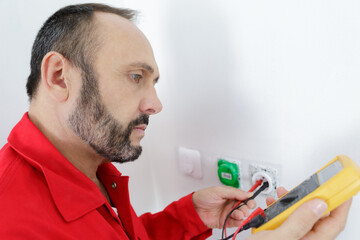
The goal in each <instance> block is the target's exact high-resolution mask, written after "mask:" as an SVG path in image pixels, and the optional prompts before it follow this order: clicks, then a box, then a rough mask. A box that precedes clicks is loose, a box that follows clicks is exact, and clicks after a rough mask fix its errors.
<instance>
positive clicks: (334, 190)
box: [252, 155, 360, 233]
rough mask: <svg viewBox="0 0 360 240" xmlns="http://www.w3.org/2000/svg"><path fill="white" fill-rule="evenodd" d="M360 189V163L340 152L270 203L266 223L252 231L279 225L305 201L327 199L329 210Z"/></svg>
mask: <svg viewBox="0 0 360 240" xmlns="http://www.w3.org/2000/svg"><path fill="white" fill-rule="evenodd" d="M359 190H360V168H359V166H358V165H357V164H356V163H355V162H354V161H353V160H351V159H350V158H349V157H347V156H345V155H340V156H337V157H336V158H334V159H333V160H331V161H330V162H329V163H328V164H327V165H325V166H324V167H323V168H322V169H320V170H319V171H317V172H316V173H315V174H314V175H312V176H311V177H310V178H308V179H307V180H305V181H304V182H302V183H301V184H300V185H298V186H297V187H295V188H294V189H292V190H291V191H289V192H288V193H287V194H285V195H284V196H282V197H281V198H279V199H278V200H277V201H275V202H274V203H272V204H271V205H269V206H268V207H267V208H266V209H265V210H264V212H265V221H264V223H263V224H262V225H261V226H259V227H258V228H253V230H252V232H253V233H256V232H259V231H263V230H272V229H275V228H277V227H279V226H280V225H281V224H282V223H283V222H284V221H285V220H286V219H287V218H288V217H289V215H290V214H291V213H292V212H294V211H295V209H297V208H298V207H299V206H300V205H301V204H303V203H305V202H307V201H309V200H311V199H314V198H321V199H323V200H324V201H326V203H327V204H328V210H327V212H326V213H328V212H330V211H331V210H333V209H334V208H336V207H337V206H339V205H340V204H342V203H343V202H345V201H346V200H347V199H349V198H351V197H352V196H354V195H355V194H357V193H358V192H359ZM326 213H325V214H326Z"/></svg>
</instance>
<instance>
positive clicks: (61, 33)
mask: <svg viewBox="0 0 360 240" xmlns="http://www.w3.org/2000/svg"><path fill="white" fill-rule="evenodd" d="M94 12H105V13H113V14H117V15H119V16H121V17H123V18H125V19H128V20H130V21H134V19H135V17H136V15H137V12H136V11H134V10H131V9H125V8H115V7H111V6H108V5H105V4H98V3H88V4H77V5H70V6H66V7H64V8H61V9H60V10H58V11H57V12H55V13H54V14H53V15H52V16H50V17H49V18H48V19H47V20H46V22H45V23H44V25H43V26H42V27H41V29H40V31H39V32H38V34H37V36H36V38H35V41H34V45H33V48H32V52H31V61H30V70H31V73H30V75H29V77H28V81H27V83H26V91H27V94H28V96H29V99H30V101H31V100H32V98H33V97H34V96H35V95H36V91H37V88H38V85H39V82H40V78H41V62H42V59H43V58H44V56H45V55H46V54H47V53H48V52H50V51H56V52H59V53H60V54H62V55H63V56H64V57H65V58H67V59H68V60H69V61H70V62H71V63H72V64H74V65H75V66H76V67H79V68H80V69H82V70H83V71H85V70H86V69H88V68H91V64H90V63H91V60H93V58H94V56H95V53H96V50H97V49H98V45H99V43H98V42H99V40H98V39H97V34H96V33H95V31H94V30H95V26H94V25H95V24H94V21H93V16H94Z"/></svg>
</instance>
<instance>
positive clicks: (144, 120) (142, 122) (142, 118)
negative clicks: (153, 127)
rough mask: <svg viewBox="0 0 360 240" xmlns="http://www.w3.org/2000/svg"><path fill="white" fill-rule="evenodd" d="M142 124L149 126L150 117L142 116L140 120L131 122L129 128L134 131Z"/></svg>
mask: <svg viewBox="0 0 360 240" xmlns="http://www.w3.org/2000/svg"><path fill="white" fill-rule="evenodd" d="M140 124H146V125H149V115H146V114H141V115H140V116H139V117H138V118H136V119H135V120H133V121H131V122H130V124H129V127H130V128H131V129H132V128H134V127H135V126H137V125H140Z"/></svg>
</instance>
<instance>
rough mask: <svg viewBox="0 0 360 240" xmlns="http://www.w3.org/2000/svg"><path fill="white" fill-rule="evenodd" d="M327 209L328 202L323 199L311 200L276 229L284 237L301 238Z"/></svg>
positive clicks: (293, 239) (294, 239)
mask: <svg viewBox="0 0 360 240" xmlns="http://www.w3.org/2000/svg"><path fill="white" fill-rule="evenodd" d="M326 210H327V204H326V203H325V202H324V201H323V200H321V199H314V200H310V201H308V202H306V203H304V204H303V205H301V206H300V207H299V208H298V209H296V210H295V211H294V213H293V214H292V215H291V216H290V217H289V218H288V219H287V220H286V221H285V222H284V223H283V224H282V225H281V226H280V227H279V228H277V229H276V230H275V231H276V232H277V234H278V235H279V236H282V238H283V239H289V240H290V239H291V240H297V239H300V238H302V237H304V236H305V235H306V234H307V233H308V232H310V231H311V229H312V228H313V226H314V225H315V223H316V222H317V221H318V220H319V219H320V218H321V216H322V215H323V214H324V213H325V212H326Z"/></svg>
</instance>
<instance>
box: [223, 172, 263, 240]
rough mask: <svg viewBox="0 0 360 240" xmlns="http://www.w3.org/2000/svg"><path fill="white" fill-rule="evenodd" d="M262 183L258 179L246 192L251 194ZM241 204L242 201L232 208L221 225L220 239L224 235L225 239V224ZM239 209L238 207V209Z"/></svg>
mask: <svg viewBox="0 0 360 240" xmlns="http://www.w3.org/2000/svg"><path fill="white" fill-rule="evenodd" d="M262 182H263V180H262V179H259V180H257V181H256V182H255V184H254V185H253V186H252V187H251V188H250V189H249V191H248V192H253V191H254V190H255V189H257V188H258V187H259V186H260V185H261V183H262ZM241 203H242V201H238V202H237V203H236V204H235V205H234V206H233V208H232V209H231V210H230V214H229V215H228V216H227V217H226V219H225V221H224V225H223V230H222V234H221V238H224V235H225V238H226V237H227V236H226V235H227V234H226V224H227V220H228V218H229V216H230V215H231V213H232V212H233V211H234V209H235V208H237V207H238V206H239V205H240V204H241ZM239 208H240V207H239Z"/></svg>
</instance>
